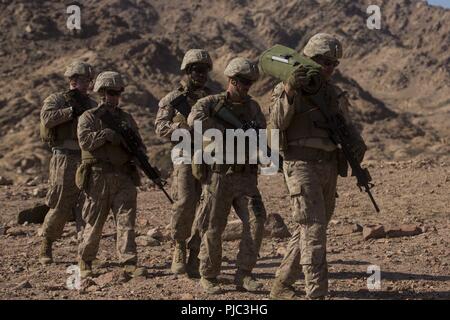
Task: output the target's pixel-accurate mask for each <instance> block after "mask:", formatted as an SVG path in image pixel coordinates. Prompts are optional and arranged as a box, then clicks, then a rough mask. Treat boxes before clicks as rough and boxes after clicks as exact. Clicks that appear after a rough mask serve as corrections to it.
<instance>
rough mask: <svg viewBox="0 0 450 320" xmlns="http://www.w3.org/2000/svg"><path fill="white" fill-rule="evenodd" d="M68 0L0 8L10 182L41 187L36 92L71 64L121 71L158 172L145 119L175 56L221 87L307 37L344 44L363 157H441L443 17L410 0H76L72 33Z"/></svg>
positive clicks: (446, 30)
mask: <svg viewBox="0 0 450 320" xmlns="http://www.w3.org/2000/svg"><path fill="white" fill-rule="evenodd" d="M70 3H73V2H67V1H66V3H55V2H53V1H39V2H37V1H30V0H21V1H5V0H0V28H1V30H2V31H3V32H2V33H1V34H0V42H1V46H0V72H1V74H2V77H1V78H0V86H1V88H2V90H1V92H0V175H2V176H7V177H9V178H12V179H13V180H15V181H16V182H17V183H20V182H21V181H25V180H26V179H28V178H29V177H35V176H39V177H42V178H43V179H45V175H46V170H47V165H48V158H49V155H50V153H49V151H48V150H47V148H46V146H45V145H43V144H42V143H41V142H40V140H39V133H38V131H39V130H38V121H39V110H40V107H41V105H42V101H43V99H45V97H46V96H47V95H49V94H50V93H52V92H55V91H62V90H65V88H66V84H65V80H64V78H63V76H62V74H63V71H64V67H65V65H66V64H67V63H69V62H70V61H71V60H73V59H84V60H86V61H88V62H90V63H92V64H93V65H94V66H95V67H96V69H97V70H98V71H102V70H106V69H112V70H117V71H119V72H122V73H123V74H125V75H126V78H127V81H128V84H129V86H128V87H127V90H126V94H125V96H124V105H126V108H127V109H128V110H130V111H131V112H132V113H133V115H134V116H135V117H136V119H137V122H138V124H139V126H140V129H141V131H142V133H143V135H144V137H145V142H146V143H147V144H148V145H149V146H150V145H151V146H152V147H151V148H150V149H151V151H150V152H151V158H152V159H155V161H156V163H157V165H158V166H159V167H161V168H163V169H165V170H169V169H170V162H169V161H168V154H169V152H168V147H169V144H168V143H167V142H165V141H161V140H160V139H158V138H157V137H155V135H154V128H153V120H154V116H155V112H156V109H157V101H158V100H159V99H160V98H161V97H162V96H164V95H165V94H166V93H167V92H168V91H169V90H171V89H172V88H173V87H174V86H175V85H176V83H177V82H178V81H179V79H180V72H179V64H180V63H181V59H182V57H183V54H184V52H185V51H186V50H188V49H189V48H194V47H196V48H206V49H208V50H209V51H210V52H211V54H212V56H213V58H214V62H215V65H214V70H213V72H212V75H211V85H212V86H213V87H215V88H218V89H220V88H221V87H223V86H224V84H225V78H224V76H223V74H222V71H223V69H224V67H225V65H226V64H227V62H228V61H229V60H230V59H232V58H233V57H235V56H237V55H242V56H246V57H250V58H252V59H255V60H256V59H257V57H258V56H259V54H260V53H261V52H262V51H263V50H265V49H266V48H268V47H269V46H271V45H273V44H276V43H281V44H284V45H287V46H290V47H293V48H296V49H299V50H300V49H301V48H302V46H303V45H304V44H305V43H306V41H307V40H308V38H309V37H310V36H312V35H313V34H314V33H317V32H329V33H334V34H336V35H338V36H339V37H340V38H341V39H342V41H343V43H344V46H345V58H344V59H343V61H342V63H341V65H340V67H339V70H340V71H339V72H338V73H337V74H336V77H335V78H336V81H337V83H338V84H339V85H340V86H341V87H342V88H343V89H345V90H347V91H348V92H349V96H350V98H351V102H352V104H353V106H354V108H353V110H352V113H353V116H354V118H355V120H356V121H357V122H358V123H359V125H360V126H361V128H362V129H363V133H364V136H365V137H366V139H367V141H368V144H369V146H370V147H371V150H370V152H369V154H368V156H367V159H388V160H408V159H411V158H414V157H426V158H434V159H441V160H447V159H448V155H449V151H450V148H449V145H448V135H449V126H448V125H447V124H446V123H445V119H446V117H447V118H448V113H449V111H450V98H449V84H450V50H449V45H450V25H449V23H448V21H450V10H448V9H443V8H439V7H431V6H429V5H427V4H426V3H425V2H424V1H418V0H417V1H413V0H390V1H387V0H370V1H366V0H358V1H351V0H339V1H333V0H330V1H328V0H327V1H326V0H302V1H297V0H295V1H294V0H292V1H269V0H254V1H247V0H233V1H229V0H208V1H205V0H196V1H181V0H175V1H162V0H152V1H150V0H112V1H106V0H99V1H89V0H86V1H82V2H81V3H82V5H80V7H81V19H82V21H81V23H82V30H81V31H80V32H72V31H70V30H68V29H67V27H66V20H67V17H68V14H67V13H66V8H67V5H69V4H70ZM369 4H377V5H379V6H380V8H381V13H382V17H381V18H382V20H381V27H382V28H381V30H369V29H368V28H367V26H366V20H367V17H368V14H367V13H366V8H367V6H368V5H369ZM273 84H274V82H273V80H272V79H269V78H267V77H266V78H263V79H262V80H261V81H259V82H258V84H257V85H255V88H254V89H253V90H252V93H253V95H254V96H255V97H256V98H257V100H258V101H260V103H261V104H262V105H263V107H264V109H265V110H267V109H268V108H267V102H268V95H269V94H270V91H271V89H272V86H273Z"/></svg>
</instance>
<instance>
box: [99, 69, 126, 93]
mask: <svg viewBox="0 0 450 320" xmlns="http://www.w3.org/2000/svg"><path fill="white" fill-rule="evenodd" d="M124 88H125V83H124V81H123V79H122V76H121V75H120V74H119V73H118V72H115V71H105V72H102V73H100V74H99V75H98V76H97V79H96V80H95V84H94V92H99V90H100V89H112V90H123V89H124Z"/></svg>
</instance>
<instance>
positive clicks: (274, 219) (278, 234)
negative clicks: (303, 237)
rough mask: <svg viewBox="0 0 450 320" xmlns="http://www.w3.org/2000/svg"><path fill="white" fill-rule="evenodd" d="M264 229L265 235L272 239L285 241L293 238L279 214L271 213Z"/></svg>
mask: <svg viewBox="0 0 450 320" xmlns="http://www.w3.org/2000/svg"><path fill="white" fill-rule="evenodd" d="M264 229H265V234H266V235H268V236H270V237H272V238H280V239H284V238H290V237H291V236H292V235H291V233H290V232H289V229H288V227H287V226H286V224H285V223H284V221H283V218H282V217H281V216H280V215H279V214H278V213H271V214H269V215H268V216H267V220H266V223H265V225H264Z"/></svg>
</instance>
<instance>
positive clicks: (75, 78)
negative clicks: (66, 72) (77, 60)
mask: <svg viewBox="0 0 450 320" xmlns="http://www.w3.org/2000/svg"><path fill="white" fill-rule="evenodd" d="M70 80H73V81H77V82H78V81H79V82H84V83H89V82H92V80H93V79H92V78H89V77H86V76H81V75H74V76H72V77H71V78H70Z"/></svg>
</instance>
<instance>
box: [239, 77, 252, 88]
mask: <svg viewBox="0 0 450 320" xmlns="http://www.w3.org/2000/svg"><path fill="white" fill-rule="evenodd" d="M236 80H237V81H238V82H239V83H241V84H242V85H244V86H246V87H250V86H251V85H252V84H253V81H252V80H248V79H245V78H239V77H236Z"/></svg>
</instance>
